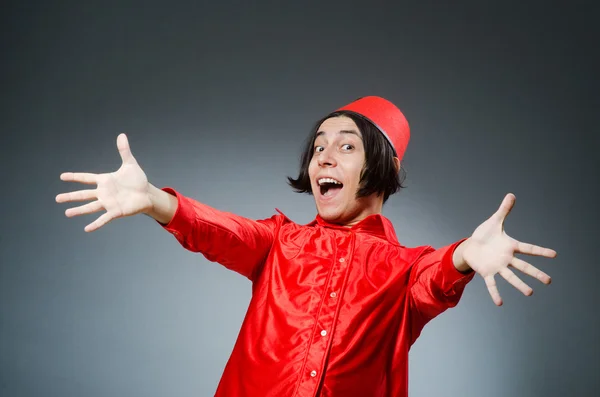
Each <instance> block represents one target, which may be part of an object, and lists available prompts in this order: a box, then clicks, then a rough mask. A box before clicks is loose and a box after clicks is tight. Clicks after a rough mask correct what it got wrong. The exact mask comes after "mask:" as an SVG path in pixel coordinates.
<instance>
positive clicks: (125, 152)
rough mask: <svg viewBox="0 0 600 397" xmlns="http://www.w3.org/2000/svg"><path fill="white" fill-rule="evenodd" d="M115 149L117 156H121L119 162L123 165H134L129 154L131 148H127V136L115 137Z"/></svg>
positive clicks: (132, 158) (131, 155)
mask: <svg viewBox="0 0 600 397" xmlns="http://www.w3.org/2000/svg"><path fill="white" fill-rule="evenodd" d="M117 149H119V155H120V156H121V160H123V162H124V163H135V162H136V161H135V158H134V157H133V154H132V153H131V148H130V147H129V141H128V140H127V135H125V134H119V136H118V137H117Z"/></svg>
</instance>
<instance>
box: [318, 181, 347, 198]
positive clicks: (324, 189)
mask: <svg viewBox="0 0 600 397" xmlns="http://www.w3.org/2000/svg"><path fill="white" fill-rule="evenodd" d="M317 183H318V184H319V188H320V190H321V196H323V197H333V196H335V195H336V194H337V193H339V191H340V190H342V188H343V187H344V184H343V183H342V182H340V181H337V180H335V179H333V178H320V179H319V180H318V181H317Z"/></svg>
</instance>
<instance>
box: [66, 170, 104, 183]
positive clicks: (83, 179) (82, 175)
mask: <svg viewBox="0 0 600 397" xmlns="http://www.w3.org/2000/svg"><path fill="white" fill-rule="evenodd" d="M60 179H61V180H63V181H66V182H79V183H85V184H88V185H91V184H94V183H96V181H97V175H96V174H90V173H89V172H63V173H62V174H60Z"/></svg>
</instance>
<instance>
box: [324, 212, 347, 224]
mask: <svg viewBox="0 0 600 397" xmlns="http://www.w3.org/2000/svg"><path fill="white" fill-rule="evenodd" d="M318 212H319V216H320V217H321V218H322V219H323V220H325V221H327V222H331V223H339V222H341V221H343V220H344V213H343V212H342V211H340V210H335V209H324V210H319V211H318Z"/></svg>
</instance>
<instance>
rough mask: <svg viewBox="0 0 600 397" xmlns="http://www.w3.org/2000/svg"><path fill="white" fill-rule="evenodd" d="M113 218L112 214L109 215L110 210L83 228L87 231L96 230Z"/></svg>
mask: <svg viewBox="0 0 600 397" xmlns="http://www.w3.org/2000/svg"><path fill="white" fill-rule="evenodd" d="M112 220H113V217H112V216H111V215H109V214H108V212H106V213H104V214H102V215H100V217H98V219H96V220H95V221H94V222H92V223H90V224H89V225H87V226H86V227H85V228H84V229H83V230H85V231H86V232H93V231H96V230H98V229H100V228H101V227H102V226H104V225H106V224H107V223H108V222H110V221H112Z"/></svg>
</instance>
